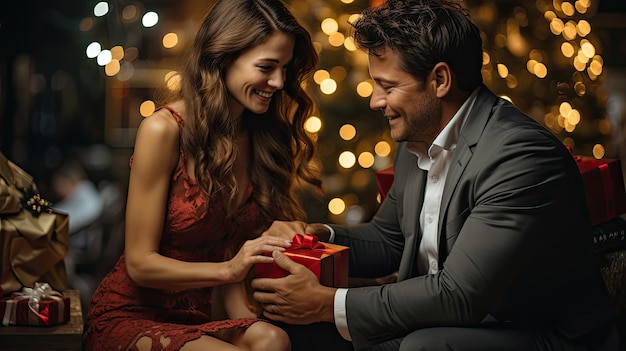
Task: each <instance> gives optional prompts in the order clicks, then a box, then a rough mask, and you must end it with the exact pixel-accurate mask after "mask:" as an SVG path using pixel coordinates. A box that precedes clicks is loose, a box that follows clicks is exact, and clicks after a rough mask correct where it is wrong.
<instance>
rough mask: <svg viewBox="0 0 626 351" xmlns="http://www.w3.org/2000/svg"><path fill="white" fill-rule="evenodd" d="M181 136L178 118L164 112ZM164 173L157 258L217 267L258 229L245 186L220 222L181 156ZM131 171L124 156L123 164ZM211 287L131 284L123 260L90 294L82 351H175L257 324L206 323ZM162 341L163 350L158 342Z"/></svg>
mask: <svg viewBox="0 0 626 351" xmlns="http://www.w3.org/2000/svg"><path fill="white" fill-rule="evenodd" d="M168 109H169V110H170V111H171V112H172V115H173V116H174V118H175V119H176V121H177V122H178V125H179V128H180V131H181V133H182V126H183V120H182V119H181V117H180V115H178V114H177V113H176V112H175V111H173V110H172V109H171V108H168ZM180 152H181V156H182V157H181V160H180V162H179V164H178V165H177V167H176V170H175V171H174V173H173V175H172V180H171V183H170V192H169V199H168V205H167V217H166V220H165V225H164V229H163V235H162V238H161V244H160V249H159V251H160V253H161V254H162V255H164V256H167V257H172V258H175V259H179V260H184V261H198V262H218V261H223V258H224V252H225V251H226V249H227V248H232V247H233V245H240V244H241V243H242V242H243V241H245V240H247V239H249V238H250V236H251V233H255V232H257V230H258V228H259V220H258V218H259V217H258V213H259V212H258V207H257V204H256V203H255V202H254V201H253V200H252V197H251V196H250V195H251V192H252V186H249V187H248V189H247V194H246V200H244V203H243V204H242V205H241V206H240V208H239V209H238V211H237V213H235V214H234V215H232V216H229V217H227V216H226V215H225V212H224V210H223V209H222V206H221V205H220V204H219V203H217V202H215V201H211V203H210V204H208V203H207V200H206V197H205V195H204V193H203V192H202V191H201V190H200V188H199V187H198V185H197V184H196V183H195V181H194V179H191V178H190V177H189V175H188V174H187V171H186V168H185V154H184V151H183V150H182V148H181V150H180ZM131 165H132V158H131ZM211 290H212V289H211V288H201V289H190V290H183V291H172V290H161V289H151V288H144V287H138V286H136V285H134V284H133V283H132V282H131V281H130V279H129V277H128V274H127V272H126V264H125V262H124V255H123V254H122V256H121V257H120V259H119V261H118V262H117V264H116V265H115V267H114V268H113V269H112V271H111V272H110V273H109V274H108V275H107V276H106V277H105V278H104V279H103V280H102V281H101V282H100V285H99V286H98V288H97V289H96V291H95V292H94V294H93V296H92V300H91V305H90V307H89V311H88V313H87V318H86V324H85V333H84V337H83V341H84V349H85V350H90V351H92V350H93V351H101V350H137V348H136V346H135V344H136V342H137V341H138V340H139V339H140V338H141V337H145V336H147V337H150V338H151V339H152V350H178V349H180V348H181V347H182V345H183V344H184V343H186V342H188V341H190V340H194V339H197V338H199V337H200V336H201V335H203V334H211V333H215V332H216V331H219V330H222V329H226V328H246V327H248V326H250V325H251V324H252V323H254V322H256V321H257V319H236V320H220V321H212V320H211V299H210V297H211ZM163 337H165V338H169V344H168V345H167V346H163V345H162V344H161V338H163Z"/></svg>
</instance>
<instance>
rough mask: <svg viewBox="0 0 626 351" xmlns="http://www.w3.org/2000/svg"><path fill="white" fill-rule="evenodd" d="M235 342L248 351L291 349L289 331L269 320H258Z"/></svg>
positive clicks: (281, 350)
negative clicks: (268, 321)
mask: <svg viewBox="0 0 626 351" xmlns="http://www.w3.org/2000/svg"><path fill="white" fill-rule="evenodd" d="M233 344H235V345H237V346H239V347H241V348H242V349H244V350H248V351H290V350H291V341H290V340H289V336H288V335H287V332H286V331H284V330H283V329H281V328H279V327H277V326H275V325H272V324H270V323H267V322H256V323H254V324H252V325H251V326H250V327H248V328H247V329H245V331H243V334H242V335H241V336H240V337H238V338H236V339H235V340H233Z"/></svg>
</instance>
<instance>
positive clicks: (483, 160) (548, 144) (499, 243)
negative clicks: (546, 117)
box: [333, 87, 614, 349]
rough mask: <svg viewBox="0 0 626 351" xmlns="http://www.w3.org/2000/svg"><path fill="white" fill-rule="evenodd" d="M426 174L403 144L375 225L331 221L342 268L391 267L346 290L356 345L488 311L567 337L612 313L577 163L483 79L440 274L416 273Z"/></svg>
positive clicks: (464, 137)
mask: <svg viewBox="0 0 626 351" xmlns="http://www.w3.org/2000/svg"><path fill="white" fill-rule="evenodd" d="M426 177H427V174H426V173H425V172H424V171H422V170H420V169H419V168H418V167H417V157H416V156H415V155H413V154H411V153H409V152H408V151H407V150H406V148H405V145H404V143H400V144H399V145H398V150H397V153H396V156H395V159H394V185H393V186H392V187H391V189H390V191H389V193H388V195H387V197H386V198H385V200H384V201H383V203H382V204H381V206H380V208H379V210H378V212H377V214H376V215H375V216H374V218H373V219H372V221H371V222H369V223H367V224H363V225H360V226H357V227H342V226H333V227H334V229H335V232H336V239H335V243H337V244H342V245H347V246H350V247H351V250H350V275H351V276H357V277H358V276H360V277H377V276H382V275H384V274H388V273H391V272H394V271H398V283H395V284H389V285H385V286H376V287H365V288H355V289H350V290H349V291H348V295H347V300H346V312H347V321H348V328H349V330H350V334H351V336H352V340H353V344H354V347H355V349H362V348H366V347H368V346H369V345H371V344H375V343H379V342H383V341H386V340H390V339H394V338H398V337H402V336H404V335H406V334H408V333H410V332H411V331H414V330H417V329H420V328H428V327H437V326H475V325H478V324H479V323H480V322H481V320H483V319H484V318H485V317H486V316H487V315H491V316H492V317H494V318H496V319H497V320H500V321H510V322H515V323H519V324H520V325H535V326H540V327H545V328H548V329H551V330H555V331H558V332H560V333H562V334H563V335H565V336H566V337H568V338H576V337H578V336H581V335H584V334H585V333H587V332H589V331H590V330H592V329H593V328H596V327H598V326H600V325H602V324H604V323H606V321H607V320H609V319H610V318H611V317H612V315H613V312H614V311H613V307H612V305H611V303H610V299H609V296H608V294H607V291H606V287H605V286H604V284H603V281H602V278H601V276H600V273H599V271H598V269H597V267H595V266H594V264H593V260H592V257H593V256H592V254H591V249H590V245H591V235H590V232H591V224H590V219H589V215H588V210H587V207H586V202H585V195H584V192H583V184H582V178H581V175H580V172H579V171H578V168H577V166H576V163H575V161H574V159H573V157H572V156H571V154H570V153H569V151H568V150H567V149H566V148H565V147H564V146H563V144H562V143H561V142H560V141H559V140H558V139H557V138H556V137H555V136H554V135H553V134H552V133H551V132H550V131H548V130H547V129H545V128H544V127H542V126H541V125H540V124H538V123H537V122H535V121H534V120H533V119H531V118H530V117H528V116H526V115H524V114H523V113H522V112H520V111H519V110H518V109H517V108H515V107H514V106H513V105H512V104H510V103H509V102H507V101H506V100H503V99H500V98H498V97H496V96H495V95H494V94H493V93H491V92H490V91H489V90H488V89H487V88H486V87H482V88H481V91H480V93H479V95H478V98H477V101H476V103H475V105H474V107H473V108H472V110H471V112H470V115H469V116H468V119H467V120H466V122H465V125H464V126H463V129H462V131H461V133H460V136H459V140H458V143H457V146H456V150H455V151H454V156H453V160H452V163H451V166H450V170H449V173H448V176H447V179H446V183H445V187H444V192H443V199H442V203H441V209H440V219H439V232H438V234H439V269H440V271H439V273H437V274H434V275H422V276H418V274H417V269H416V257H417V250H418V247H419V242H420V239H421V233H420V226H419V222H418V221H419V213H420V211H421V207H422V203H423V192H424V191H423V190H424V187H423V184H424V181H425V178H426Z"/></svg>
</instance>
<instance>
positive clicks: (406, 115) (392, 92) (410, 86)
mask: <svg viewBox="0 0 626 351" xmlns="http://www.w3.org/2000/svg"><path fill="white" fill-rule="evenodd" d="M369 70H370V75H371V76H372V79H373V80H374V81H375V82H376V86H375V87H374V92H373V94H372V97H371V99H370V107H371V108H372V109H373V110H380V111H381V112H382V113H383V115H384V116H385V117H386V118H387V119H388V120H389V127H390V128H391V137H392V138H393V140H395V141H398V142H400V141H415V142H425V143H427V145H430V144H432V142H433V140H434V139H435V137H436V136H437V134H438V133H439V131H441V128H442V111H441V101H440V100H439V99H438V98H437V97H436V96H435V87H436V82H434V81H433V80H432V79H431V78H430V76H431V75H430V74H429V75H428V77H427V78H426V80H425V81H420V80H418V79H416V78H415V77H414V76H413V75H411V74H409V73H408V72H406V71H404V70H402V69H401V68H400V57H399V56H398V53H397V52H395V51H393V50H391V49H387V50H385V52H384V53H383V54H381V55H372V54H370V55H369Z"/></svg>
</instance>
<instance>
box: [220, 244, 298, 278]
mask: <svg viewBox="0 0 626 351" xmlns="http://www.w3.org/2000/svg"><path fill="white" fill-rule="evenodd" d="M289 246H291V241H290V240H285V239H283V238H279V237H275V236H261V237H258V238H256V239H253V240H248V241H246V242H245V243H244V244H243V246H242V247H241V249H239V251H238V252H237V254H236V255H235V257H233V258H232V259H230V260H229V261H228V262H227V265H228V272H229V273H228V278H227V279H226V281H227V282H239V281H242V280H243V279H244V278H245V276H246V274H248V271H249V270H250V268H252V266H253V265H255V264H257V263H272V262H273V261H274V259H273V258H272V252H273V251H275V250H278V251H285V248H287V247H289ZM264 254H267V255H264Z"/></svg>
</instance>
